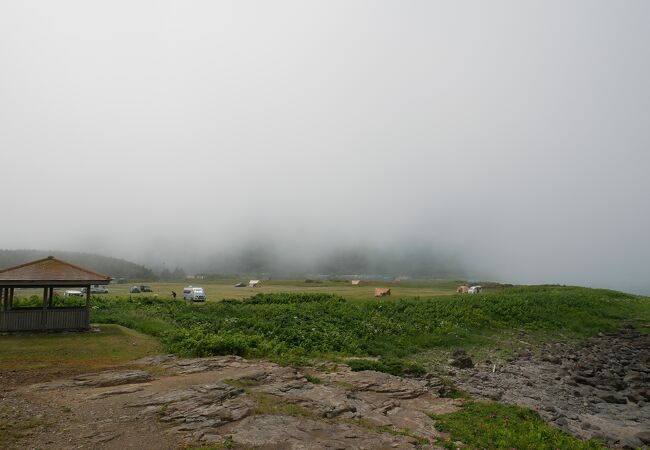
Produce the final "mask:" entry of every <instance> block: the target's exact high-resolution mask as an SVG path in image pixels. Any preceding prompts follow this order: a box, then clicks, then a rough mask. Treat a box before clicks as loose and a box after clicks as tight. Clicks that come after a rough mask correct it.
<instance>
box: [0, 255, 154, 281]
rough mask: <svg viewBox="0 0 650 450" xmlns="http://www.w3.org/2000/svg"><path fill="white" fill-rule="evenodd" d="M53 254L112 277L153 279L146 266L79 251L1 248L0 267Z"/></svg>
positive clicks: (152, 274)
mask: <svg viewBox="0 0 650 450" xmlns="http://www.w3.org/2000/svg"><path fill="white" fill-rule="evenodd" d="M50 255H51V256H55V257H57V258H59V259H61V260H63V261H66V262H69V263H72V264H76V265H79V266H81V267H84V268H86V269H90V270H94V271H95V272H99V273H103V274H106V275H110V276H111V277H113V278H127V279H131V280H153V279H155V278H157V277H156V275H155V274H154V273H153V272H152V271H151V269H148V268H147V267H145V266H143V265H139V264H135V263H132V262H129V261H125V260H123V259H119V258H111V257H108V256H101V255H95V254H91V253H80V252H62V251H52V250H1V249H0V269H3V268H7V267H12V266H17V265H18V264H23V263H26V262H30V261H34V260H37V259H41V258H45V257H47V256H50Z"/></svg>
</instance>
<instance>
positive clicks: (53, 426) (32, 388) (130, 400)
mask: <svg viewBox="0 0 650 450" xmlns="http://www.w3.org/2000/svg"><path fill="white" fill-rule="evenodd" d="M649 349H650V335H647V334H639V333H638V332H636V331H635V330H634V329H631V328H626V329H624V330H622V331H620V332H618V333H612V334H607V335H604V334H603V335H599V336H598V337H596V338H594V339H591V340H589V341H586V342H584V343H583V344H582V345H580V346H579V347H577V348H576V347H575V346H574V347H569V346H568V345H567V344H563V343H556V344H553V345H548V346H546V347H544V349H543V351H542V352H541V354H537V355H534V354H533V353H532V352H529V351H527V352H523V353H521V354H519V355H518V356H517V357H516V358H513V359H511V360H510V361H509V362H507V363H505V364H496V363H492V362H490V361H484V362H482V363H481V364H477V365H474V363H473V361H472V360H471V358H470V357H469V356H468V355H466V354H465V353H464V352H462V351H458V352H455V354H454V357H453V360H452V361H450V363H451V364H450V366H449V367H446V368H444V370H443V371H441V373H440V375H441V376H440V377H439V376H437V375H436V376H433V375H428V376H427V377H423V378H420V379H406V378H399V377H395V376H391V375H387V374H384V373H379V372H373V371H361V372H352V371H350V370H349V368H347V366H345V365H335V364H321V365H319V370H316V369H304V370H302V371H298V370H295V369H293V368H289V367H282V366H279V365H277V364H273V363H270V362H264V361H251V360H246V359H243V358H239V357H235V356H227V357H212V358H196V359H182V358H177V357H174V356H171V355H164V356H156V357H150V358H145V359H142V360H139V361H137V362H136V363H137V367H139V368H136V369H132V370H119V371H104V372H100V373H93V374H86V375H81V376H76V377H73V378H69V379H63V380H56V381H48V382H42V383H37V384H17V385H15V386H12V387H11V388H8V387H7V386H4V387H3V388H2V390H0V401H1V402H0V404H1V405H2V408H0V423H1V421H2V420H4V421H5V423H6V422H7V421H9V422H11V421H13V422H14V423H15V424H17V425H16V426H19V425H20V424H23V425H24V424H27V425H25V426H24V428H25V430H24V434H26V436H24V437H23V438H21V439H18V440H16V441H13V442H12V441H9V442H12V443H11V444H10V445H12V446H13V447H12V448H20V449H23V448H38V449H74V448H92V449H170V450H171V449H179V448H183V447H187V446H201V445H210V444H219V443H221V444H224V446H225V447H227V448H260V449H311V448H313V449H316V448H337V449H364V448H365V449H393V448H398V449H412V448H437V447H436V444H435V443H436V441H437V439H438V438H441V437H442V438H447V437H448V436H446V435H444V434H443V433H440V432H439V431H438V430H436V429H435V426H434V422H433V421H432V420H431V419H430V418H429V417H428V415H427V413H434V414H440V413H445V412H452V411H455V410H457V409H458V407H459V405H460V404H461V403H462V401H463V400H454V399H449V398H442V396H441V395H442V394H444V393H445V391H446V390H449V386H448V385H447V384H445V383H443V382H442V381H441V380H443V379H444V378H451V379H452V380H453V382H454V383H455V385H456V386H457V387H458V388H460V389H462V390H463V391H466V392H468V393H469V394H471V395H472V396H473V397H477V398H485V399H491V400H498V401H501V402H505V403H511V404H516V405H520V406H525V407H528V408H531V409H534V410H536V411H538V412H539V413H540V415H541V416H542V417H543V418H544V419H545V420H546V421H548V422H549V423H550V424H552V425H554V426H556V427H558V428H561V429H563V430H565V431H567V432H569V433H571V434H573V435H575V436H578V437H581V438H600V439H603V440H605V441H606V442H607V443H608V444H609V445H610V446H611V447H613V448H625V447H628V448H630V447H631V448H650V447H649V444H648V443H649V442H650V350H649ZM0 431H2V430H0Z"/></svg>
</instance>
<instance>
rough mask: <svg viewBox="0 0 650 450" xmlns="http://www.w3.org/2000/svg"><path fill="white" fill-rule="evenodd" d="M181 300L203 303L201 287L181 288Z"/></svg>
mask: <svg viewBox="0 0 650 450" xmlns="http://www.w3.org/2000/svg"><path fill="white" fill-rule="evenodd" d="M183 300H192V301H193V302H204V301H205V292H204V291H203V288H202V287H193V286H187V287H186V288H183Z"/></svg>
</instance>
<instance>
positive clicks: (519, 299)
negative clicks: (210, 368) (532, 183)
mask: <svg viewBox="0 0 650 450" xmlns="http://www.w3.org/2000/svg"><path fill="white" fill-rule="evenodd" d="M92 311H93V312H92V314H93V315H92V320H93V322H100V323H117V324H121V325H124V326H127V327H129V328H134V329H137V330H139V331H142V332H144V333H148V334H151V335H154V336H158V337H160V338H161V339H162V342H163V344H164V346H165V347H166V349H167V350H168V351H170V352H173V353H177V354H181V355H187V356H208V355H223V354H235V355H241V356H247V357H265V358H270V359H275V360H278V359H281V360H285V361H292V360H294V361H295V360H301V359H305V358H310V357H315V356H317V357H325V358H337V357H359V358H364V357H368V356H372V357H378V358H379V362H377V363H375V362H372V361H360V362H356V363H354V362H353V363H352V365H353V367H356V368H357V369H359V370H362V369H363V368H373V369H375V370H377V369H379V370H384V371H387V372H391V373H404V372H407V373H408V371H409V370H413V371H415V372H416V373H417V371H418V370H419V369H418V368H417V366H411V367H410V368H409V366H408V364H405V363H404V359H405V358H407V357H410V356H412V355H415V354H418V353H420V352H423V351H427V350H431V349H436V348H451V347H454V346H466V345H468V344H469V343H472V342H474V337H475V336H478V337H480V336H484V335H486V334H488V333H500V332H505V331H510V330H513V329H520V330H522V329H523V330H530V331H531V332H535V333H537V334H541V335H547V336H553V335H557V333H563V334H565V335H567V336H572V337H577V338H580V337H586V336H590V335H593V334H596V333H597V332H600V331H609V330H613V329H615V328H617V327H618V326H620V324H621V323H622V321H624V320H628V319H630V318H640V319H643V320H650V302H649V300H648V299H647V298H643V297H638V296H634V295H628V294H624V293H620V292H615V291H610V290H601V289H586V288H578V287H561V286H535V287H517V288H507V289H501V290H495V291H493V292H489V293H485V294H481V295H450V296H438V297H431V298H413V299H380V300H371V301H354V302H350V301H346V300H345V299H343V298H342V297H340V296H337V295H331V294H322V293H313V294H296V293H291V294H258V295H256V296H253V297H251V298H250V299H248V300H244V301H239V300H227V301H222V302H209V303H207V304H188V303H185V302H183V301H182V300H171V299H159V298H154V297H148V298H147V297H137V298H136V297H133V298H128V299H124V298H115V297H97V298H96V299H95V300H94V302H93V310H92ZM396 361H401V362H400V363H399V364H401V369H400V368H399V365H396V363H395V362H396Z"/></svg>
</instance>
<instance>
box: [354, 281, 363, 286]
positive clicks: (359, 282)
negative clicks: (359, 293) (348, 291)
mask: <svg viewBox="0 0 650 450" xmlns="http://www.w3.org/2000/svg"><path fill="white" fill-rule="evenodd" d="M360 284H361V280H352V286H359V285H360Z"/></svg>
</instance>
